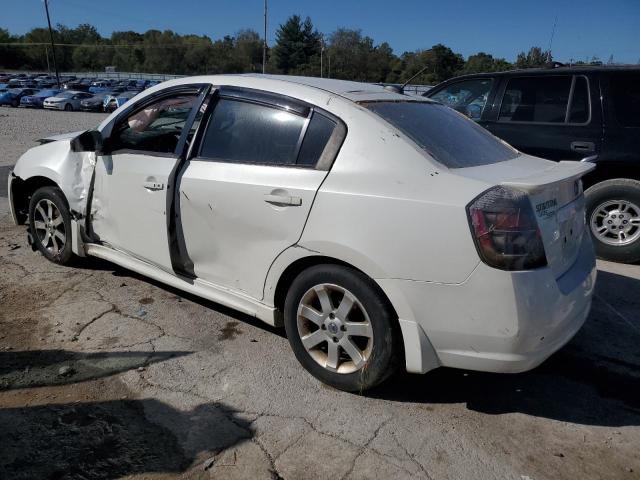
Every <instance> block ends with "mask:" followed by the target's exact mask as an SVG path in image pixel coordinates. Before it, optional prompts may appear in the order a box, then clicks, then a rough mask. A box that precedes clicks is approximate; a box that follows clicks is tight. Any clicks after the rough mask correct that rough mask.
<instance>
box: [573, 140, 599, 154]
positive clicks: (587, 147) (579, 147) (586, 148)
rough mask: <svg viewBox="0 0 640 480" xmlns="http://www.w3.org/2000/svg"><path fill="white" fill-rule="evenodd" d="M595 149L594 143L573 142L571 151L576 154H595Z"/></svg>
mask: <svg viewBox="0 0 640 480" xmlns="http://www.w3.org/2000/svg"><path fill="white" fill-rule="evenodd" d="M595 149H596V146H595V144H594V143H593V142H571V150H573V151H574V152H593V151H594V150H595Z"/></svg>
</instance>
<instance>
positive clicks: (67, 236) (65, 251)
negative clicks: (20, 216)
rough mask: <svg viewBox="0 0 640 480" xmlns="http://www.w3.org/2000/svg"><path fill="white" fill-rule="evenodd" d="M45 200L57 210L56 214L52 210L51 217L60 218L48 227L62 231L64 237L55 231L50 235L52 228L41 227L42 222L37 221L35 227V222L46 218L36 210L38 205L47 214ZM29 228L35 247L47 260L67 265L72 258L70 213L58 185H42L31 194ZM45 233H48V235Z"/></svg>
mask: <svg viewBox="0 0 640 480" xmlns="http://www.w3.org/2000/svg"><path fill="white" fill-rule="evenodd" d="M47 202H51V203H52V204H53V206H54V207H55V209H57V212H58V215H56V212H55V210H52V211H53V215H52V218H54V220H57V219H58V218H61V219H62V221H61V222H60V223H59V224H58V225H55V226H51V227H50V228H52V229H55V230H57V231H58V232H62V235H63V236H64V239H62V238H61V237H60V236H59V234H56V233H54V234H53V236H52V235H51V234H50V232H51V231H53V230H47V229H43V228H42V223H38V228H37V229H36V222H42V221H43V220H45V221H46V218H43V216H42V212H41V211H40V210H38V208H37V207H38V205H40V207H41V209H42V210H43V211H44V213H45V214H48V211H47V209H46V208H45V204H47ZM29 229H30V231H31V235H32V237H33V242H34V244H35V246H36V248H37V249H38V250H39V251H40V253H42V255H44V256H45V257H46V258H47V259H48V260H50V261H52V262H53V263H57V264H59V265H68V264H70V263H71V261H72V260H73V258H74V255H73V251H72V249H71V214H70V213H69V206H68V205H67V201H66V199H65V197H64V194H63V193H62V191H61V190H60V189H59V188H58V187H42V188H39V189H38V190H36V192H35V193H34V194H33V195H32V196H31V201H30V202H29ZM47 233H49V236H48V237H47ZM52 237H54V238H52ZM45 240H47V242H46V245H45V243H44V241H45ZM54 243H55V248H54Z"/></svg>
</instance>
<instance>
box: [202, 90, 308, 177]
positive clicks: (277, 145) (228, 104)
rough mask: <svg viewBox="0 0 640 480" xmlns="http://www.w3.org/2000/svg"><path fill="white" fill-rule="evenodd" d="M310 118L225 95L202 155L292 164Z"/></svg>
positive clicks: (211, 121) (214, 114)
mask: <svg viewBox="0 0 640 480" xmlns="http://www.w3.org/2000/svg"><path fill="white" fill-rule="evenodd" d="M305 121H306V117H302V116H300V115H296V114H294V113H290V112H287V111H285V110H283V109H279V108H273V107H269V106H266V105H261V104H257V103H249V102H244V101H240V100H233V99H228V98H221V99H220V100H219V101H218V103H217V104H216V107H215V109H214V111H213V114H212V116H211V118H210V120H209V124H208V125H207V130H206V132H205V135H204V139H203V142H202V148H201V150H200V156H201V157H205V158H209V159H212V160H216V161H222V162H231V163H258V164H270V165H292V164H295V163H296V156H297V153H298V142H299V140H300V136H301V134H302V129H303V127H304V124H305Z"/></svg>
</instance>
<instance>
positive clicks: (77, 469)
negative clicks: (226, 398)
mask: <svg viewBox="0 0 640 480" xmlns="http://www.w3.org/2000/svg"><path fill="white" fill-rule="evenodd" d="M0 425H1V426H2V428H0V445H2V448H1V449H0V478H6V479H9V478H10V479H13V480H22V479H24V480H27V479H28V480H31V479H34V478H43V479H51V480H55V479H85V480H88V479H104V480H107V479H115V478H121V477H125V476H128V475H135V474H153V473H158V474H161V473H164V474H173V475H171V478H173V476H174V475H176V474H180V473H182V472H184V471H185V470H187V469H188V468H189V467H191V466H192V465H193V464H194V463H196V464H197V463H200V462H202V461H203V459H206V458H208V457H210V456H211V455H215V453H216V452H219V451H220V450H222V449H226V448H229V447H232V446H234V445H236V444H238V443H239V442H243V441H246V440H248V439H250V438H251V437H252V436H253V432H252V430H251V428H250V424H249V422H248V421H246V420H244V419H242V418H241V417H240V416H238V415H237V412H236V411H234V410H233V409H231V408H230V407H229V406H227V405H225V404H224V403H220V402H214V403H208V404H202V405H199V406H197V407H196V408H194V409H193V410H191V411H180V410H177V409H174V408H173V407H171V406H169V405H166V404H164V403H162V402H159V401H157V400H153V399H145V400H115V401H103V402H89V403H73V404H72V403H66V404H47V405H41V406H28V407H20V408H4V409H0ZM207 463H209V462H207ZM213 463H215V460H213ZM198 468H199V469H200V470H202V468H201V467H198ZM201 473H202V474H204V475H206V473H205V472H201ZM153 476H154V478H155V475H153ZM145 478H146V477H145ZM162 478H164V476H162Z"/></svg>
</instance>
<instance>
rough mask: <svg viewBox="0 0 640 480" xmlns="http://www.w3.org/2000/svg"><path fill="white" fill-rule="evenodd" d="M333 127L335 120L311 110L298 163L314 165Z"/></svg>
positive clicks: (334, 126)
mask: <svg viewBox="0 0 640 480" xmlns="http://www.w3.org/2000/svg"><path fill="white" fill-rule="evenodd" d="M335 128H336V122H334V121H333V120H331V119H330V118H328V117H326V116H324V115H322V114H321V113H318V112H313V116H312V117H311V122H310V123H309V127H308V128H307V132H306V134H305V136H304V140H303V141H302V147H300V154H299V155H298V165H307V166H311V167H313V166H315V165H316V163H318V160H319V159H320V156H321V155H322V152H323V151H324V148H325V147H326V145H327V142H328V141H329V138H331V135H332V134H333V130H334V129H335Z"/></svg>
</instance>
